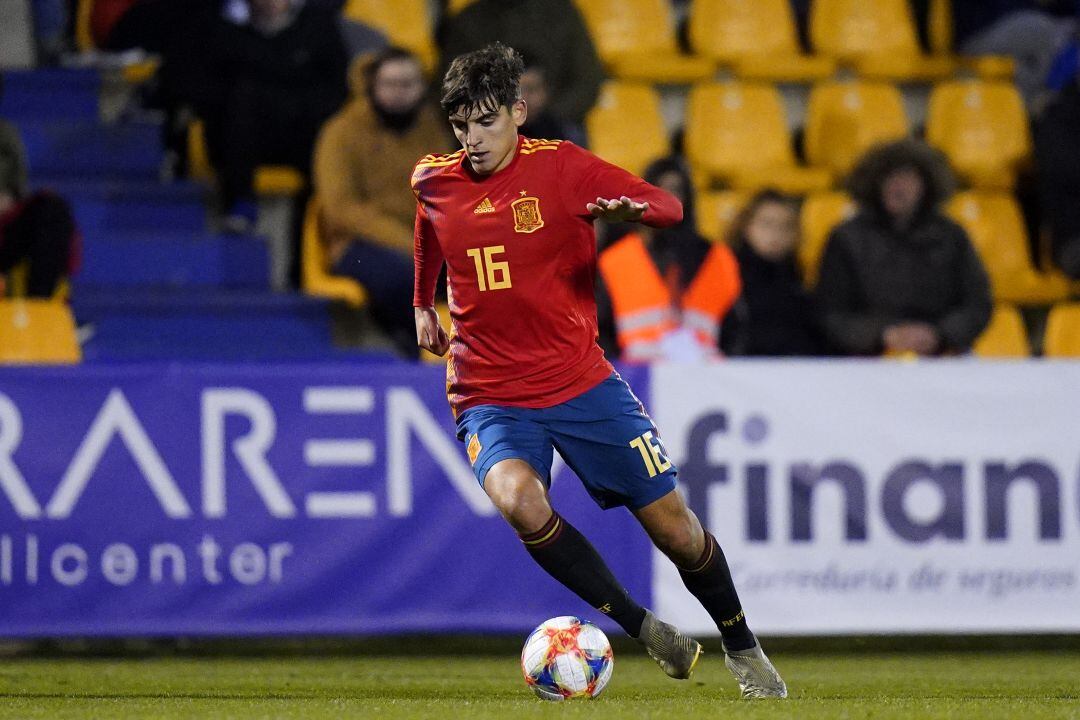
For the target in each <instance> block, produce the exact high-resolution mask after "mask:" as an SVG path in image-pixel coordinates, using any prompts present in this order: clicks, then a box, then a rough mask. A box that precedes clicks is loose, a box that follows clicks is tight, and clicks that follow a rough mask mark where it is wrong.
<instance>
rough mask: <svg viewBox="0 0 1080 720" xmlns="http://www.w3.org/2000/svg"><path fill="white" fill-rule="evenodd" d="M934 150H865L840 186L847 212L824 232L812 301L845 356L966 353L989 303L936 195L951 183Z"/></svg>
mask: <svg viewBox="0 0 1080 720" xmlns="http://www.w3.org/2000/svg"><path fill="white" fill-rule="evenodd" d="M952 185H953V182H952V176H951V173H950V171H949V168H948V165H947V163H946V161H945V159H944V156H942V155H941V153H939V152H938V151H937V150H934V149H933V148H931V147H930V146H928V145H926V144H925V143H922V142H919V141H917V140H900V141H898V142H893V143H889V144H886V145H882V146H879V147H877V148H875V149H873V150H871V151H870V152H869V153H868V154H867V155H865V156H864V157H863V159H862V160H861V161H860V162H859V164H858V165H857V166H856V168H855V170H854V171H853V172H852V175H851V177H850V179H849V186H850V187H849V189H850V191H851V193H852V195H853V196H854V198H855V200H856V202H857V203H858V205H859V211H858V212H857V213H856V215H855V216H854V217H853V218H851V219H850V220H847V221H846V222H843V223H841V224H840V225H838V226H837V227H836V228H835V229H834V230H833V232H832V234H831V235H830V237H829V240H828V244H827V245H826V248H825V253H824V257H823V259H822V263H821V272H820V274H819V278H820V279H819V281H818V285H817V300H818V305H819V310H820V313H821V319H822V324H823V327H824V329H825V334H826V338H827V341H828V342H829V345H830V347H831V349H832V350H834V351H835V352H837V353H840V354H844V355H877V354H881V353H886V354H890V355H909V354H914V355H941V354H956V353H964V352H967V351H968V350H969V349H970V348H971V344H972V343H973V342H974V340H975V338H977V337H978V336H979V334H980V333H981V332H982V331H983V329H984V328H985V327H986V325H987V323H988V322H989V320H990V314H991V311H992V308H993V305H992V301H991V296H990V284H989V280H988V279H987V275H986V270H985V269H984V268H983V264H982V262H981V261H980V259H979V257H978V255H977V254H976V252H975V249H974V247H973V246H972V244H971V241H970V239H969V238H968V236H967V233H966V232H964V230H963V228H961V227H960V226H959V225H957V224H956V223H954V222H953V221H951V220H949V219H948V218H947V217H945V216H944V215H943V214H942V213H941V211H940V210H939V205H940V203H941V202H942V201H943V200H945V198H947V197H948V195H949V194H950V193H951V191H952Z"/></svg>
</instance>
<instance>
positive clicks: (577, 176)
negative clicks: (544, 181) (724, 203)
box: [557, 142, 683, 227]
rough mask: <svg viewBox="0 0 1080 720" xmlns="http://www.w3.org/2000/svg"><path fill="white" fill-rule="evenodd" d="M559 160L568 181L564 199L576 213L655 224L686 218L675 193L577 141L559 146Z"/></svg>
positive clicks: (566, 181) (668, 223) (563, 176)
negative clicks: (615, 163)
mask: <svg viewBox="0 0 1080 720" xmlns="http://www.w3.org/2000/svg"><path fill="white" fill-rule="evenodd" d="M557 160H558V162H559V176H560V177H561V178H563V179H564V180H565V182H563V183H562V185H561V188H562V191H563V201H564V202H565V203H566V205H567V207H568V208H570V210H571V212H573V213H574V214H579V215H583V216H592V217H595V218H603V219H604V220H607V221H609V222H640V223H644V224H645V225H651V226H652V227H667V226H668V225H674V224H675V223H677V222H679V221H680V220H682V216H683V209H682V203H681V202H679V199H678V198H676V197H675V196H674V195H672V194H671V193H669V192H667V191H665V190H661V189H660V188H658V187H656V186H655V185H650V184H649V183H647V182H645V181H644V180H642V179H641V178H639V177H638V176H637V175H634V174H633V173H630V172H627V171H626V170H623V169H622V168H621V167H619V166H617V165H612V164H611V163H609V162H606V161H604V160H601V159H600V158H598V157H597V156H595V155H593V154H592V153H590V152H589V151H587V150H584V149H583V148H580V147H578V146H577V145H574V144H573V143H570V142H563V143H561V144H560V145H559V150H558V156H557Z"/></svg>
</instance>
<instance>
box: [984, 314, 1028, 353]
mask: <svg viewBox="0 0 1080 720" xmlns="http://www.w3.org/2000/svg"><path fill="white" fill-rule="evenodd" d="M971 349H972V352H974V353H975V355H977V356H979V357H988V358H1026V357H1030V356H1031V344H1030V343H1029V342H1028V336H1027V328H1025V327H1024V319H1023V318H1022V317H1021V316H1020V311H1019V310H1017V309H1016V308H1015V307H1014V306H1012V305H1003V304H998V305H995V306H994V314H993V315H992V316H991V317H990V324H989V325H987V327H986V329H985V330H983V332H982V334H981V335H979V337H978V338H977V339H976V340H975V344H974V345H973V346H972V348H971Z"/></svg>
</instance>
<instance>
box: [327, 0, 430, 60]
mask: <svg viewBox="0 0 1080 720" xmlns="http://www.w3.org/2000/svg"><path fill="white" fill-rule="evenodd" d="M429 5H430V4H429V3H428V0H347V2H346V3H345V17H347V18H349V19H351V20H356V21H358V22H362V23H364V24H365V25H370V26H371V27H373V28H375V29H376V30H381V31H382V32H383V33H385V34H386V36H387V37H388V38H389V39H390V42H392V43H393V44H395V45H400V46H401V47H403V48H405V49H406V50H409V51H411V52H412V53H413V54H415V55H416V57H417V58H419V59H420V63H421V64H422V65H423V66H424V69H425V70H426V71H427V72H428V73H431V72H433V71H434V70H435V63H436V61H437V59H438V57H437V55H438V54H437V52H436V50H435V42H434V40H433V39H432V38H433V33H432V28H433V27H434V26H433V24H432V20H431V13H430V12H429Z"/></svg>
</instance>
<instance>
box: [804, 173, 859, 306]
mask: <svg viewBox="0 0 1080 720" xmlns="http://www.w3.org/2000/svg"><path fill="white" fill-rule="evenodd" d="M857 209H858V208H857V206H856V205H855V201H854V200H852V199H851V196H850V195H848V194H847V193H843V192H823V193H815V194H814V195H811V196H810V197H808V198H806V200H805V201H804V202H803V206H802V212H801V216H800V223H799V224H800V227H801V230H802V240H801V242H800V243H799V252H798V254H799V266H800V267H801V268H802V271H803V282H804V283H805V284H806V286H807V287H813V286H814V285H816V284H817V280H818V271H819V270H820V268H821V256H822V254H824V252H825V245H826V244H827V243H828V240H829V234H830V233H831V232H832V231H833V228H835V227H836V226H837V225H839V224H840V223H841V222H843V221H844V220H847V219H848V218H850V217H851V216H852V215H854V214H855V211H856V210H857Z"/></svg>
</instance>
